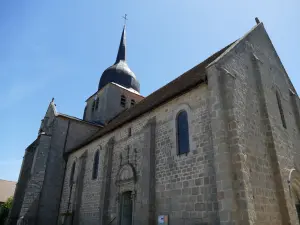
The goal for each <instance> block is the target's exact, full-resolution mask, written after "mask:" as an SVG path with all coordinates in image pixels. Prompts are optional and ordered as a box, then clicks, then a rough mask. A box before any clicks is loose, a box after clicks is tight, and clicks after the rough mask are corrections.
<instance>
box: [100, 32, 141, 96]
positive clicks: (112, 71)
mask: <svg viewBox="0 0 300 225" xmlns="http://www.w3.org/2000/svg"><path fill="white" fill-rule="evenodd" d="M111 82H114V83H116V84H119V85H121V86H123V87H126V88H132V89H134V90H136V91H137V92H140V84H139V82H138V80H137V79H136V77H135V75H134V73H133V72H132V71H131V70H130V68H129V67H128V65H127V62H126V26H124V28H123V31H122V36H121V40H120V45H119V49H118V55H117V58H116V62H115V63H114V64H113V65H112V66H110V67H108V68H107V69H106V70H105V71H104V72H103V74H102V76H101V78H100V82H99V87H98V90H100V89H101V88H103V87H104V86H105V85H106V84H108V83H111Z"/></svg>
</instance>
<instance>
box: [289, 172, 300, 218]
mask: <svg viewBox="0 0 300 225" xmlns="http://www.w3.org/2000/svg"><path fill="white" fill-rule="evenodd" d="M289 188H290V195H291V197H292V199H293V201H294V204H295V208H296V211H297V216H298V219H299V223H300V173H299V171H298V170H296V169H292V170H291V171H290V175H289Z"/></svg>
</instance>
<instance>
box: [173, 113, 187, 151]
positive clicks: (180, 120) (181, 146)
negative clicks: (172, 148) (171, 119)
mask: <svg viewBox="0 0 300 225" xmlns="http://www.w3.org/2000/svg"><path fill="white" fill-rule="evenodd" d="M176 128H177V151H178V155H180V154H186V153H188V152H189V151H190V146H189V123H188V115H187V112H186V111H181V112H179V113H178V115H177V118H176Z"/></svg>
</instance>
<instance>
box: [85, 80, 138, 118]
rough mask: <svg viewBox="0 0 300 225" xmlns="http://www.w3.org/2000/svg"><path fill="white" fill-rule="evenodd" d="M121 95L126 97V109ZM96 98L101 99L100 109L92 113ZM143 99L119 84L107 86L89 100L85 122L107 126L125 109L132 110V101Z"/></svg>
mask: <svg viewBox="0 0 300 225" xmlns="http://www.w3.org/2000/svg"><path fill="white" fill-rule="evenodd" d="M121 95H124V96H125V97H126V104H125V107H123V106H121ZM96 98H99V104H98V107H97V108H95V110H94V111H92V106H93V103H94V101H95V99H96ZM112 99H113V101H112ZM142 99H143V97H142V96H141V95H139V94H136V93H132V92H131V91H129V90H127V89H125V88H123V87H121V86H119V85H117V84H113V83H110V84H107V85H106V86H105V87H103V88H102V89H101V90H99V91H98V92H97V93H96V94H94V95H93V96H92V97H90V98H89V99H88V100H87V102H86V103H87V105H86V113H85V118H84V120H87V121H91V122H101V123H102V124H105V123H107V122H108V121H109V120H111V119H113V118H114V117H115V116H117V115H118V114H119V113H120V112H122V111H123V110H124V109H126V108H130V107H131V100H134V101H135V102H136V103H137V102H139V101H141V100H142Z"/></svg>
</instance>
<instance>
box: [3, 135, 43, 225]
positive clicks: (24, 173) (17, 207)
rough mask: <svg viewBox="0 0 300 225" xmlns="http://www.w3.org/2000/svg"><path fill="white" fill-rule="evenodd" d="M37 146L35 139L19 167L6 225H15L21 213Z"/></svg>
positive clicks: (37, 140)
mask: <svg viewBox="0 0 300 225" xmlns="http://www.w3.org/2000/svg"><path fill="white" fill-rule="evenodd" d="M38 144H39V139H36V140H35V141H34V142H33V143H32V144H31V145H30V146H29V147H28V148H27V149H26V150H25V154H24V157H23V162H22V166H21V171H20V174H19V179H18V183H17V185H16V190H15V194H14V198H13V204H12V208H11V210H10V214H9V222H8V225H14V224H16V223H17V221H18V218H19V214H20V212H21V208H22V204H23V199H24V195H25V190H26V187H27V183H28V181H29V179H30V176H31V168H32V162H33V158H34V153H35V151H36V148H37V146H38Z"/></svg>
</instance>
